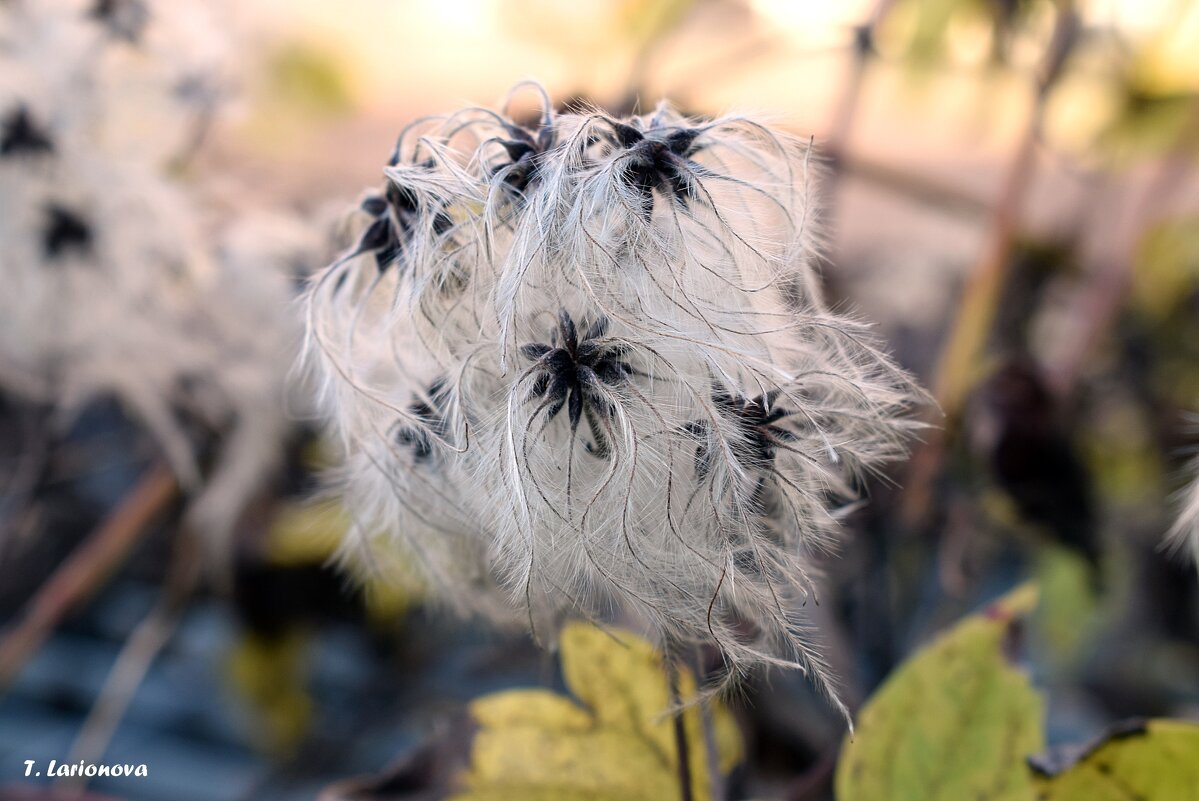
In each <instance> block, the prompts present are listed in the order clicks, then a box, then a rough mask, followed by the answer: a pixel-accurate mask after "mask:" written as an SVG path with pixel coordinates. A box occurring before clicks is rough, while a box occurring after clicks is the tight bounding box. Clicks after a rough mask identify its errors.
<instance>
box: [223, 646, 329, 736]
mask: <svg viewBox="0 0 1199 801" xmlns="http://www.w3.org/2000/svg"><path fill="white" fill-rule="evenodd" d="M306 646H307V638H306V637H304V636H303V635H302V634H299V633H291V634H287V635H284V636H281V637H260V636H257V635H248V636H246V637H245V638H244V639H242V640H241V641H240V642H238V643H237V645H236V646H235V647H234V650H233V652H232V653H231V654H230V656H229V674H230V679H231V681H232V683H233V686H234V687H235V688H236V689H237V690H238V692H240V693H241V695H242V697H244V698H245V699H246V701H247V702H248V704H249V708H250V709H251V710H252V711H253V712H255V713H256V717H257V721H256V722H257V724H258V725H259V727H260V729H261V731H262V734H263V738H264V742H265V743H266V745H267V750H268V751H270V752H272V753H275V754H278V755H288V754H290V753H291V752H292V751H293V750H294V749H295V747H296V746H298V745H299V744H300V741H301V740H303V738H304V735H306V734H307V733H308V728H309V726H310V725H311V723H312V716H313V706H314V705H313V701H312V698H311V697H310V696H309V694H308V690H307V680H308V679H307V668H306V664H305V663H306V658H305V648H306Z"/></svg>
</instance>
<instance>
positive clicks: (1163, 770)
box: [1032, 720, 1199, 801]
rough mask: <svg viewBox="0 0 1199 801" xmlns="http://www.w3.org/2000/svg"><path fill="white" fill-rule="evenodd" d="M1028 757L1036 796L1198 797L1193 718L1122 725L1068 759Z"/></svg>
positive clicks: (1065, 800) (1068, 799)
mask: <svg viewBox="0 0 1199 801" xmlns="http://www.w3.org/2000/svg"><path fill="white" fill-rule="evenodd" d="M1032 762H1033V764H1034V771H1033V772H1034V784H1035V787H1036V793H1037V795H1036V798H1037V801H1129V800H1130V799H1137V800H1138V801H1195V799H1199V725H1196V724H1193V723H1183V722H1180V721H1174V720H1151V721H1148V722H1147V723H1140V724H1135V725H1133V726H1124V727H1120V728H1119V729H1118V730H1116V731H1114V732H1111V733H1109V734H1107V735H1106V736H1105V737H1103V738H1101V739H1100V740H1099V741H1098V742H1096V743H1093V744H1092V745H1090V746H1088V747H1086V748H1084V749H1083V751H1082V753H1081V754H1076V755H1075V756H1074V758H1073V759H1070V760H1066V761H1064V762H1063V761H1061V760H1057V759H1054V758H1052V757H1051V758H1048V759H1037V760H1032Z"/></svg>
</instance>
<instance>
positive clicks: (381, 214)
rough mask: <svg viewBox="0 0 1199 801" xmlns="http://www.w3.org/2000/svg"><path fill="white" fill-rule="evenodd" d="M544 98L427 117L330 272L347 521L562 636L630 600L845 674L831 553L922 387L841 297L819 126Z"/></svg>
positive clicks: (323, 348) (463, 596)
mask: <svg viewBox="0 0 1199 801" xmlns="http://www.w3.org/2000/svg"><path fill="white" fill-rule="evenodd" d="M538 91H539V90H538ZM541 96H542V98H543V113H542V115H541V116H540V118H539V119H537V120H535V121H533V122H530V123H523V124H522V123H520V122H517V121H515V120H512V119H510V118H508V117H507V116H506V114H505V113H504V112H494V111H490V110H486V109H466V110H463V111H460V112H457V113H455V114H451V115H448V116H446V117H439V118H433V119H427V120H422V121H420V122H418V123H415V124H414V125H413V126H410V127H409V128H408V129H407V130H406V131H405V132H404V133H403V135H402V136H401V137H400V141H399V143H398V145H397V148H396V152H395V154H394V156H393V158H392V161H391V163H390V165H389V166H388V167H387V169H386V170H385V172H386V177H387V184H386V188H385V189H384V190H383V191H382V192H380V193H377V194H371V195H369V196H367V197H366V198H364V200H363V202H362V204H361V211H360V213H359V214H358V217H359V218H360V220H361V223H360V224H361V226H362V229H361V233H360V238H359V240H358V243H357V244H356V245H355V246H354V247H353V248H351V249H350V251H349V253H347V255H346V256H345V257H343V258H342V259H340V260H338V261H337V262H336V263H334V264H333V265H331V266H330V267H329V268H328V269H327V270H326V271H325V272H324V273H322V274H320V275H319V276H317V277H316V278H315V280H314V281H313V283H312V286H311V288H310V291H309V294H308V298H307V302H308V321H309V340H310V347H311V352H312V354H313V355H314V357H315V361H316V362H317V363H318V365H319V367H320V368H321V372H322V375H323V379H324V381H323V396H324V403H325V405H326V408H327V412H328V418H329V420H330V422H331V424H332V426H333V427H334V429H335V430H336V431H337V432H338V433H339V434H340V436H341V437H342V440H343V442H344V444H345V447H346V451H347V453H348V454H350V458H349V461H348V462H347V464H346V466H345V468H344V469H343V472H342V474H341V483H342V486H343V488H344V491H345V493H346V495H347V498H348V507H349V510H350V512H351V514H352V515H353V516H354V518H355V519H356V521H357V525H356V527H355V532H354V537H353V540H354V541H355V542H357V543H358V544H360V545H361V544H364V543H366V544H372V543H373V544H375V545H379V544H380V543H384V544H385V543H393V544H397V545H398V546H399V547H400V548H402V549H403V550H405V551H407V552H411V553H414V554H417V557H416V558H417V559H418V560H419V561H420V563H421V564H424V565H427V566H428V568H429V574H430V576H431V578H432V579H433V583H434V584H435V585H436V586H438V587H439V588H440V589H441V591H442V594H443V595H444V596H445V597H446V598H447V599H449V600H450V601H451V602H452V603H453V604H454V605H456V606H459V607H465V608H474V609H481V610H485V611H494V607H495V601H494V596H495V594H496V593H497V592H499V593H502V594H503V595H505V596H506V600H507V602H508V608H510V609H514V610H515V611H516V613H517V614H518V615H520V616H522V617H524V618H525V619H526V620H528V621H529V623H530V625H531V626H532V628H533V630H534V632H535V633H536V634H537V635H539V636H541V635H544V636H552V632H553V631H554V630H555V628H556V624H557V623H558V622H560V620H561V619H562V618H563V616H566V615H571V614H581V615H584V616H588V617H592V618H597V619H603V618H605V617H607V616H609V614H610V613H611V612H612V611H613V610H614V609H621V610H624V611H625V612H632V613H634V614H636V615H638V616H639V617H641V618H644V620H645V621H646V622H647V623H648V625H649V627H650V628H651V630H652V631H653V632H655V633H656V634H657V636H658V637H659V640H660V641H661V642H662V643H663V644H664V645H668V646H671V647H673V646H675V645H677V644H679V643H696V642H708V643H712V644H714V645H716V646H717V647H719V649H720V650H721V652H722V653H723V655H724V656H725V659H726V661H727V664H728V665H729V667H730V674H731V675H735V674H737V673H738V672H739V671H741V670H743V669H745V668H748V667H750V666H753V665H756V664H762V663H768V664H782V665H790V666H799V667H801V668H803V669H805V670H806V671H807V672H808V673H809V675H810V676H811V677H812V678H813V679H814V680H815V681H816V682H817V683H819V684H820V685H821V686H822V687H823V688H824V689H826V690H827V691H828V692H829V694H830V696H832V695H833V693H832V687H831V680H830V679H829V677H828V675H827V671H826V670H825V668H824V666H823V664H822V662H821V660H820V658H819V655H818V653H817V651H816V650H815V648H814V647H813V636H812V632H810V631H809V630H808V627H807V625H806V624H805V621H804V604H805V603H806V602H807V601H808V599H809V598H810V597H811V593H812V587H811V579H812V574H813V570H814V568H813V566H812V555H813V554H814V553H816V552H820V551H824V550H827V549H828V548H830V547H831V546H832V544H833V543H834V542H835V539H836V535H837V528H838V527H837V522H836V519H837V513H838V511H839V510H841V509H842V508H843V507H844V504H845V503H847V502H848V501H849V500H850V499H852V497H853V495H854V492H855V489H856V488H857V486H858V479H859V478H860V477H861V476H862V474H863V473H864V472H866V471H870V470H874V469H876V468H878V467H879V466H880V465H882V464H884V463H886V462H888V461H891V460H894V459H896V458H899V457H900V456H901V455H902V454H903V452H904V447H903V439H904V435H905V432H906V431H907V430H908V429H909V428H910V427H911V424H910V423H908V422H905V412H906V411H907V410H908V408H909V407H910V406H911V404H912V403H913V401H914V399H915V397H916V392H915V390H914V389H913V387H912V385H911V383H910V381H909V380H908V378H907V377H906V376H905V375H904V374H903V373H902V372H901V371H900V370H898V369H897V368H896V367H895V366H894V365H893V364H892V363H891V362H890V360H889V359H888V357H887V356H886V355H885V354H884V353H882V352H881V351H880V350H879V349H878V347H877V345H876V343H875V342H874V341H873V340H872V338H871V336H870V333H869V331H868V330H867V329H866V328H865V327H864V326H862V325H861V324H860V323H858V322H856V321H854V320H852V319H849V318H847V317H846V316H845V315H842V314H838V313H835V312H833V311H832V310H830V309H829V308H827V307H826V305H825V303H824V302H823V300H822V298H821V295H820V290H819V285H818V284H819V282H818V279H817V277H816V276H815V274H814V272H813V261H814V259H815V257H816V255H817V251H818V237H817V234H816V231H817V227H818V226H817V223H818V220H817V217H818V215H817V212H816V207H815V198H814V195H815V186H816V172H817V170H816V165H815V164H814V163H813V161H812V158H811V151H810V149H809V148H808V146H807V145H806V143H805V142H803V141H801V140H798V139H796V138H794V137H792V136H790V135H788V134H785V133H782V132H780V131H777V130H774V129H771V128H768V127H766V126H764V125H762V124H759V123H757V122H755V121H753V120H751V119H747V118H743V117H736V116H729V117H721V118H718V119H715V120H696V119H690V118H686V117H683V116H680V115H679V114H677V113H676V112H674V111H673V110H671V109H670V108H669V107H668V106H665V105H663V106H660V107H659V108H658V109H656V110H655V111H654V112H653V113H652V114H649V115H646V116H641V117H633V118H629V119H614V118H612V117H610V116H608V115H606V114H604V113H603V112H601V111H598V110H583V111H579V112H572V113H563V114H554V113H553V112H552V110H551V107H550V103H549V100H548V98H545V97H544V93H543V92H542V93H541ZM464 574H465V575H466V576H468V577H469V580H463V578H462V577H463V575H464Z"/></svg>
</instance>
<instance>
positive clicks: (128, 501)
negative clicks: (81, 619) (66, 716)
mask: <svg viewBox="0 0 1199 801" xmlns="http://www.w3.org/2000/svg"><path fill="white" fill-rule="evenodd" d="M178 491H179V487H178V484H177V483H176V481H175V477H174V474H173V473H172V472H171V470H170V468H169V467H167V466H166V464H165V463H158V464H155V465H154V466H153V467H151V468H150V469H149V470H148V471H147V472H146V474H145V475H144V476H143V477H142V478H141V480H140V481H139V482H138V484H137V485H136V486H135V487H134V488H133V490H132V491H131V492H130V493H129V494H128V495H126V496H125V498H124V499H123V500H122V501H121V503H120V505H119V506H118V507H117V508H116V509H115V510H114V511H113V513H112V514H111V515H110V516H109V518H108V519H107V520H106V521H105V522H104V523H103V524H102V525H101V526H100V527H99V528H98V529H96V530H95V531H94V532H93V533H92V534H91V535H89V536H88V538H87V539H86V540H85V541H84V542H83V543H82V544H81V545H80V546H79V547H78V548H76V549H75V551H74V552H73V553H72V554H71V555H70V556H69V557H68V558H67V561H66V562H64V563H63V564H62V565H60V566H59V568H58V570H56V571H55V572H54V575H52V576H51V577H50V579H49V580H48V581H47V582H46V583H45V584H43V585H42V587H41V588H40V589H39V590H38V592H37V594H36V595H35V596H34V597H33V598H32V599H31V600H30V601H29V603H28V604H27V605H26V607H25V612H24V616H23V617H22V618H21V620H20V622H19V623H17V624H16V625H15V626H14V627H13V628H12V629H10V630H9V631H8V633H7V634H6V635H5V636H4V639H3V640H2V641H0V690H3V689H5V688H7V687H8V686H9V684H11V683H12V680H13V679H14V678H15V677H16V675H17V673H18V672H19V671H20V670H21V667H22V666H23V665H24V664H25V662H26V661H27V660H28V659H29V657H30V656H32V655H33V654H34V653H35V652H36V651H37V649H38V648H39V647H40V646H41V644H42V643H43V642H44V641H45V640H46V638H47V637H49V635H50V633H51V632H52V631H54V629H55V628H56V627H57V626H58V624H59V623H61V622H62V620H63V618H65V617H66V616H67V615H68V614H70V612H71V610H73V609H75V608H76V607H77V606H78V605H79V604H80V603H81V602H82V601H84V600H86V599H87V598H89V597H90V596H91V595H92V594H93V593H94V592H95V591H96V590H97V589H99V588H100V587H101V586H102V585H103V583H104V580H105V579H106V578H107V577H108V576H109V575H110V574H111V572H112V571H113V569H114V568H116V566H117V565H119V564H120V563H121V561H122V560H123V559H124V558H125V557H126V556H128V555H129V552H130V551H131V550H132V549H133V546H134V545H136V544H137V542H138V540H139V539H141V537H142V536H143V534H145V532H146V530H147V528H148V526H149V524H150V522H151V521H152V520H153V519H154V518H155V517H156V516H158V514H159V513H161V512H162V511H163V510H164V509H165V508H166V507H167V505H168V504H169V503H170V502H171V501H172V500H173V499H174V498H175V496H176V494H177V493H178Z"/></svg>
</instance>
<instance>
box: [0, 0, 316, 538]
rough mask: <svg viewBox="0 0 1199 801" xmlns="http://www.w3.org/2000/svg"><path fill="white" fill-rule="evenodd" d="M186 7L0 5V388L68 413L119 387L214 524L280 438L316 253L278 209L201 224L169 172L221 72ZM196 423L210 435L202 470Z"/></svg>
mask: <svg viewBox="0 0 1199 801" xmlns="http://www.w3.org/2000/svg"><path fill="white" fill-rule="evenodd" d="M197 9H198V7H197V6H195V5H193V4H181V3H174V2H161V3H150V2H145V0H91V2H78V1H77V0H11V1H10V2H7V3H5V4H4V5H3V7H0V76H2V77H0V242H3V243H4V247H3V249H0V278H2V279H3V282H4V292H2V293H0V382H2V384H3V386H4V387H5V389H6V390H8V391H10V392H18V393H21V394H24V395H26V396H29V397H32V398H34V399H36V400H38V401H40V402H45V403H49V404H52V405H53V406H54V407H55V408H57V409H58V410H59V412H60V413H61V415H62V416H64V417H68V416H70V415H71V414H72V413H73V412H75V411H76V410H78V409H79V408H80V407H81V406H82V405H83V404H85V403H86V402H88V401H89V400H91V399H93V398H95V397H97V396H99V395H104V394H112V395H115V396H116V397H118V398H120V399H121V400H122V401H123V402H124V403H125V404H126V405H127V406H128V407H129V408H130V409H131V410H132V411H133V412H134V413H135V415H136V416H137V417H138V418H139V419H140V421H141V422H143V423H144V424H145V425H146V426H147V427H148V428H149V429H150V430H151V431H153V433H154V434H155V435H156V436H157V438H158V440H159V441H160V442H161V444H162V446H163V448H164V450H165V452H166V454H167V455H168V457H169V459H170V461H171V463H172V465H173V467H174V468H175V470H176V472H177V474H178V475H179V476H180V478H181V479H183V480H184V481H185V483H187V484H188V485H189V486H190V487H192V488H199V487H200V486H201V485H202V486H203V489H202V491H201V492H200V493H199V494H198V496H197V497H196V500H195V503H194V504H193V506H192V509H191V516H192V522H193V523H194V524H195V525H197V527H199V528H201V529H203V530H205V531H207V532H210V533H215V534H217V535H218V536H219V535H221V534H224V533H227V532H228V530H229V529H230V528H231V526H232V523H233V520H234V518H235V517H236V515H237V513H238V512H239V511H240V509H241V507H242V505H243V504H244V501H245V500H246V498H247V497H248V496H249V494H251V493H252V492H253V490H254V488H255V487H256V486H257V483H258V481H259V480H260V479H261V477H262V476H263V474H264V473H265V471H266V469H267V468H268V467H269V466H270V465H271V464H272V463H273V462H274V461H275V458H276V453H277V452H278V451H279V450H280V448H281V440H282V432H283V431H284V430H285V429H286V426H287V422H286V420H285V415H284V413H283V387H284V379H285V377H286V375H287V373H288V370H289V367H290V361H291V358H292V357H293V354H294V352H295V347H296V346H297V345H298V342H299V338H300V331H299V326H298V324H296V323H294V322H293V319H292V318H293V313H292V312H291V311H290V310H289V304H290V302H291V297H292V293H293V286H294V284H295V281H294V278H293V275H292V274H291V273H293V272H294V270H293V268H292V264H293V263H294V262H295V261H296V260H297V259H301V258H304V257H305V254H309V256H308V257H309V258H311V254H312V253H315V252H319V250H317V248H315V247H314V246H313V240H314V237H313V235H312V234H311V233H309V231H308V230H307V229H306V228H305V227H303V226H300V225H299V224H298V223H295V222H294V221H291V220H288V219H281V218H275V217H269V216H264V215H257V216H252V217H248V218H245V219H243V220H241V221H239V222H238V223H237V224H236V225H233V226H229V227H226V228H225V229H224V230H216V231H213V230H210V228H211V226H208V225H206V224H205V222H204V218H205V215H206V209H204V208H203V207H202V204H201V203H200V201H199V199H198V197H197V195H196V192H195V190H194V189H193V187H192V186H190V185H188V184H186V183H184V182H183V181H182V180H180V179H178V178H175V177H172V173H171V170H170V166H171V164H172V162H173V161H174V160H175V159H176V157H177V156H179V155H180V153H181V152H182V151H185V150H186V149H187V148H188V144H189V142H190V140H191V137H192V135H193V132H194V126H195V125H196V124H202V123H198V121H199V120H200V118H201V117H202V116H203V115H204V114H207V113H208V112H209V111H210V110H211V109H209V104H210V102H211V99H212V94H211V92H210V91H208V90H206V89H203V88H202V87H205V86H212V85H214V84H215V83H217V81H216V79H215V77H214V76H213V75H212V74H211V73H210V72H209V71H208V70H209V67H211V66H212V65H213V64H215V63H216V61H217V60H218V56H219V52H220V48H219V44H214V43H213V42H214V41H215V42H219V41H220V38H219V37H217V36H216V28H215V27H214V26H211V25H210V26H209V27H208V28H203V27H202V26H200V25H198V24H197V20H196V19H193V17H194V16H195V15H196V13H197ZM208 21H209V22H210V23H215V19H210V20H208ZM212 37H215V39H213V38H212ZM214 243H215V244H214ZM193 423H199V424H200V425H201V426H202V427H204V428H206V429H208V430H210V431H211V432H213V433H214V434H216V435H217V436H218V437H219V439H220V441H221V445H220V449H219V452H218V455H217V457H216V464H215V466H214V467H213V469H212V471H211V472H210V473H209V474H208V475H207V476H206V477H204V478H201V472H202V471H201V469H200V466H199V459H198V458H197V455H196V451H197V447H198V443H197V441H196V439H195V437H194V436H192V435H191V434H190V432H189V428H191V427H192V425H191V424H193Z"/></svg>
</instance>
